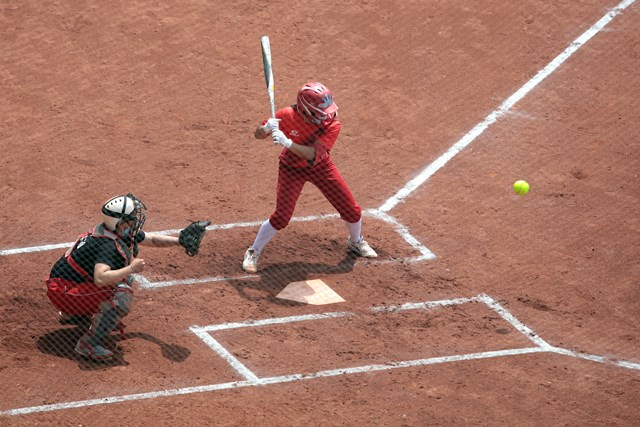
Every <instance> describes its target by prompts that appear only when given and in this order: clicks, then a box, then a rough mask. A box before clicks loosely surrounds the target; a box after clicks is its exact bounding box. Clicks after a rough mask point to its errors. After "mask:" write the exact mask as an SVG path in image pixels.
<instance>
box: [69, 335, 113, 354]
mask: <svg viewBox="0 0 640 427" xmlns="http://www.w3.org/2000/svg"><path fill="white" fill-rule="evenodd" d="M75 351H76V353H78V354H80V355H82V356H84V357H87V358H89V359H91V360H107V359H110V358H112V357H113V352H112V351H110V350H107V349H106V348H104V347H102V346H101V345H91V344H90V343H89V338H87V337H86V336H83V337H82V338H80V340H79V341H78V344H76V348H75Z"/></svg>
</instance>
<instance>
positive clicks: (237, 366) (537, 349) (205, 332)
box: [189, 294, 640, 384]
mask: <svg viewBox="0 0 640 427" xmlns="http://www.w3.org/2000/svg"><path fill="white" fill-rule="evenodd" d="M475 302H480V303H483V304H485V305H487V306H488V307H489V308H490V309H492V310H493V311H495V312H496V313H497V314H498V315H499V316H500V317H501V318H502V319H504V320H505V321H506V322H507V323H509V324H510V325H511V326H512V327H513V328H514V329H516V330H517V331H518V332H520V333H521V334H523V335H524V336H525V337H527V339H529V340H530V341H531V342H532V343H533V344H534V345H535V346H534V347H526V348H518V349H508V350H496V351H487V352H480V353H469V354H460V355H453V356H446V357H436V358H429V359H418V360H409V361H393V362H388V363H385V364H383V365H369V366H360V367H355V368H340V369H334V370H329V371H322V373H320V372H318V373H315V374H311V375H306V376H303V375H302V374H294V375H290V376H283V377H273V378H298V379H303V378H311V377H313V378H317V377H318V376H333V375H337V373H345V374H346V373H356V372H371V371H379V370H381V369H390V367H395V368H400V367H409V366H421V365H428V364H436V363H444V362H451V361H461V360H474V359H483V358H491V357H499V356H511V355H519V354H528V353H541V352H546V353H557V354H562V355H566V356H572V357H576V358H581V359H585V360H591V361H594V362H600V363H607V364H611V365H615V366H620V367H623V368H628V369H636V370H640V364H638V363H634V362H629V361H620V360H618V359H611V358H606V357H603V356H596V355H591V354H584V353H578V352H574V351H572V350H568V349H564V348H559V347H555V346H552V345H550V344H549V343H547V342H546V341H545V340H544V339H542V338H541V337H540V336H539V335H537V334H536V333H535V332H533V330H531V328H529V327H528V326H526V325H525V324H524V323H522V322H521V321H519V320H518V319H517V318H516V317H515V316H513V315H512V314H511V313H510V312H509V311H508V310H507V309H506V308H504V307H503V306H502V305H500V304H499V303H498V302H497V301H496V300H494V299H493V298H491V297H490V296H488V295H486V294H480V295H478V296H476V297H472V298H456V299H449V300H439V301H427V302H420V303H406V304H402V305H394V306H379V307H373V308H371V311H373V312H376V313H379V312H399V311H406V310H430V309H434V308H439V307H447V306H452V305H460V304H468V303H475ZM346 316H355V313H353V312H349V311H339V312H329V313H322V314H308V315H301V316H289V317H279V318H271V319H262V320H249V321H246V322H234V323H222V324H218V325H210V326H203V327H201V326H192V327H190V328H189V329H190V330H191V331H192V332H193V333H194V334H196V335H197V336H198V337H199V338H200V339H201V340H202V341H203V342H204V343H205V344H206V345H207V346H209V348H211V349H212V350H213V351H214V352H216V353H217V354H218V355H219V356H220V357H221V358H222V359H224V360H225V361H226V362H227V363H228V364H229V365H230V366H231V367H232V368H233V369H234V370H235V371H236V372H237V373H238V374H239V375H240V376H241V377H242V378H244V379H245V380H247V381H249V382H252V383H258V384H267V383H271V381H273V378H260V377H258V376H257V375H256V374H255V373H253V372H252V371H251V370H250V369H249V368H247V367H246V366H245V365H244V364H243V363H242V362H240V360H238V358H237V357H235V356H234V355H233V354H231V352H230V351H228V350H227V349H226V348H225V347H224V346H223V345H222V344H220V343H219V342H218V341H217V340H216V339H215V338H213V336H212V335H211V333H212V332H217V331H222V330H230V329H238V328H247V327H261V326H268V325H278V324H287V323H294V322H303V321H311V320H322V319H334V318H339V317H346Z"/></svg>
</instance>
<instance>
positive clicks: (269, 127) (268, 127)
mask: <svg viewBox="0 0 640 427" xmlns="http://www.w3.org/2000/svg"><path fill="white" fill-rule="evenodd" d="M278 129H280V119H276V118H273V117H272V118H270V119H269V120H267V123H265V124H264V125H263V126H262V130H263V131H264V133H266V134H267V135H269V134H270V133H271V132H273V131H274V130H278Z"/></svg>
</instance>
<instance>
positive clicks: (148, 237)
mask: <svg viewBox="0 0 640 427" xmlns="http://www.w3.org/2000/svg"><path fill="white" fill-rule="evenodd" d="M140 245H143V246H151V247H154V248H166V247H167V246H178V245H180V242H179V241H178V237H177V236H165V235H162V234H152V233H145V235H144V240H143V241H142V242H140Z"/></svg>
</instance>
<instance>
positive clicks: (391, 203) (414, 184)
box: [0, 0, 640, 415]
mask: <svg viewBox="0 0 640 427" xmlns="http://www.w3.org/2000/svg"><path fill="white" fill-rule="evenodd" d="M634 2H635V0H625V1H622V2H621V3H619V4H618V6H617V7H616V8H614V9H613V10H611V11H610V12H608V13H607V14H606V15H605V16H604V17H603V18H602V19H600V20H599V21H598V22H597V23H596V24H595V25H594V26H592V27H591V28H590V29H589V30H587V31H586V32H585V33H583V34H582V35H581V36H580V37H578V38H577V39H576V40H575V41H574V42H573V43H572V44H571V45H570V46H569V47H568V48H567V49H565V51H564V52H563V53H562V54H560V55H559V56H558V57H556V58H555V59H554V60H553V61H552V62H551V63H549V64H548V65H547V66H546V67H545V68H544V69H542V70H541V71H540V72H539V73H538V74H536V76H534V78H532V79H531V80H530V81H529V82H527V83H526V84H525V85H524V86H523V87H521V88H520V89H519V90H518V91H516V92H515V93H514V94H513V95H512V96H511V97H509V98H508V99H507V100H506V101H505V102H503V104H502V105H501V106H500V107H499V108H498V109H497V110H495V111H494V112H492V113H491V114H489V116H487V118H485V120H484V121H483V122H481V123H480V124H478V125H476V126H475V127H474V128H473V129H472V130H471V131H470V132H469V133H467V134H466V135H465V136H464V137H463V138H462V139H461V140H459V141H458V142H457V143H456V144H454V145H453V146H452V147H451V148H450V149H449V150H447V152H445V153H444V154H443V155H441V156H440V157H439V158H438V159H436V160H435V161H434V162H433V163H431V164H430V165H429V166H427V168H426V169H424V170H423V171H422V172H421V173H420V174H419V175H418V176H417V177H416V178H414V179H412V180H411V181H409V183H407V185H405V187H403V188H402V189H401V190H400V191H398V192H397V193H396V194H395V195H394V196H392V197H391V198H389V199H388V200H387V201H386V202H385V203H383V205H382V206H381V207H380V208H379V209H378V210H379V211H380V212H388V211H390V210H391V209H393V208H394V207H395V206H396V205H397V204H398V203H400V202H401V201H403V200H405V199H406V198H407V197H408V196H409V195H410V194H411V193H413V192H414V191H415V190H416V189H417V188H419V187H420V186H421V185H422V184H423V183H424V182H426V181H427V180H428V179H429V178H430V177H431V176H432V175H433V174H434V173H435V172H436V171H438V170H439V169H440V168H442V167H443V166H444V165H445V164H446V163H447V162H448V161H449V160H451V159H452V158H453V157H454V156H455V155H456V154H458V153H459V152H460V151H462V150H463V149H464V148H466V147H467V146H468V145H469V144H470V143H471V142H473V140H475V139H476V138H477V137H478V136H479V135H480V134H482V133H483V132H484V131H485V130H486V129H487V128H488V127H489V126H490V125H491V124H493V123H494V122H495V121H496V120H497V119H498V118H499V117H500V116H502V115H504V114H505V113H506V112H508V111H509V110H510V109H511V108H512V107H513V106H514V105H515V104H516V103H517V102H518V101H519V100H520V99H522V98H523V97H524V96H525V95H526V94H528V93H529V92H530V91H531V90H532V89H533V88H534V87H535V86H537V85H538V84H539V83H540V82H541V81H542V80H544V79H545V78H546V77H547V76H549V75H550V74H551V73H552V72H553V71H555V69H557V67H558V66H560V65H561V64H562V63H563V62H564V61H566V59H568V58H569V57H570V56H571V55H572V54H573V53H575V52H576V51H577V50H578V49H579V48H580V47H581V46H582V45H584V44H585V43H586V42H587V41H588V40H590V39H591V38H592V37H593V36H594V35H595V34H597V33H598V32H599V31H601V30H602V29H603V28H604V27H605V26H606V25H607V24H608V23H609V22H610V21H611V20H612V19H613V18H614V17H615V16H617V15H618V14H619V13H621V12H622V11H623V10H624V9H626V8H627V7H628V6H630V5H631V4H633V3H634ZM240 224H245V223H240ZM246 224H251V226H256V225H259V224H260V222H252V223H246ZM235 226H236V227H237V226H239V225H237V224H236V225H235ZM218 227H219V228H218V229H223V227H224V226H218ZM178 231H179V230H168V231H166V232H159V233H166V234H175V233H176V232H178ZM72 244H73V242H69V243H63V244H54V245H43V246H38V247H30V248H18V249H7V250H1V251H0V256H6V255H13V254H19V253H30V252H36V251H42V250H52V249H58V248H65V247H69V246H71V245H72ZM485 297H486V296H485ZM478 298H480V300H482V296H480V297H478ZM494 302H495V301H494ZM496 304H497V303H496ZM492 308H493V309H494V310H496V311H497V312H498V314H500V315H501V316H502V317H503V318H504V319H505V320H507V321H508V322H510V320H513V319H515V318H514V317H513V316H511V315H510V314H509V313H508V312H506V311H505V310H504V309H503V308H502V307H501V306H499V305H493V306H492ZM510 323H511V322H510ZM512 325H513V326H514V327H515V328H516V329H518V330H520V331H521V332H522V330H521V329H520V328H521V327H524V328H525V330H529V329H528V328H527V327H526V326H524V324H522V323H520V322H519V321H518V322H516V323H512ZM529 331H530V330H529ZM531 334H532V335H529V333H526V334H525V335H527V337H529V338H530V339H532V337H533V338H539V337H537V335H536V334H535V333H533V332H532V331H531ZM534 342H535V341H534ZM541 342H542V343H543V344H544V347H534V348H530V349H515V350H503V351H499V352H484V353H474V354H470V355H459V356H448V357H446V358H432V359H421V360H419V361H408V362H393V363H391V364H386V365H370V367H369V368H367V367H359V368H346V369H340V370H332V371H322V372H319V373H316V374H310V375H294V376H285V377H272V378H265V379H262V380H259V382H258V383H256V382H255V381H239V382H231V383H223V384H213V385H209V386H201V387H188V388H181V389H175V390H164V391H159V392H152V393H141V394H133V395H127V396H119V397H107V398H101V399H92V400H85V401H79V402H69V403H61V404H53V405H43V406H35V407H30V408H21V409H14V410H9V411H0V415H19V414H27V413H33V412H44V411H52V410H59V409H67V408H78V407H86V406H92V405H98V404H106V403H117V402H124V401H130V400H140V399H149V398H156V397H163V396H175V395H183V394H190V393H197V392H205V391H214V390H224V389H230V388H238V387H246V386H255V385H262V384H275V383H278V382H287V381H296V380H303V379H308V378H318V377H320V376H334V375H344V374H346V373H356V372H370V371H371V370H382V369H394V368H399V367H406V366H420V365H422V364H427V363H426V361H432V362H431V363H443V362H445V361H453V360H470V358H473V357H474V355H478V357H479V358H484V357H487V356H486V355H487V354H493V356H491V357H496V356H497V355H510V354H524V353H525V352H554V353H558V354H564V355H568V356H572V357H577V358H581V359H585V360H590V361H595V362H600V363H610V364H615V365H617V366H621V367H625V368H629V369H640V364H637V363H633V362H627V361H619V360H615V361H612V360H611V359H608V358H605V357H602V356H595V355H588V354H584V353H578V352H573V351H571V350H567V349H561V348H558V347H553V346H549V345H548V344H547V343H546V342H544V341H541ZM514 352H515V353H514ZM456 358H460V359H456ZM462 358H464V359H462ZM435 360H440V361H438V362H433V361H435ZM249 372H250V371H249Z"/></svg>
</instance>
